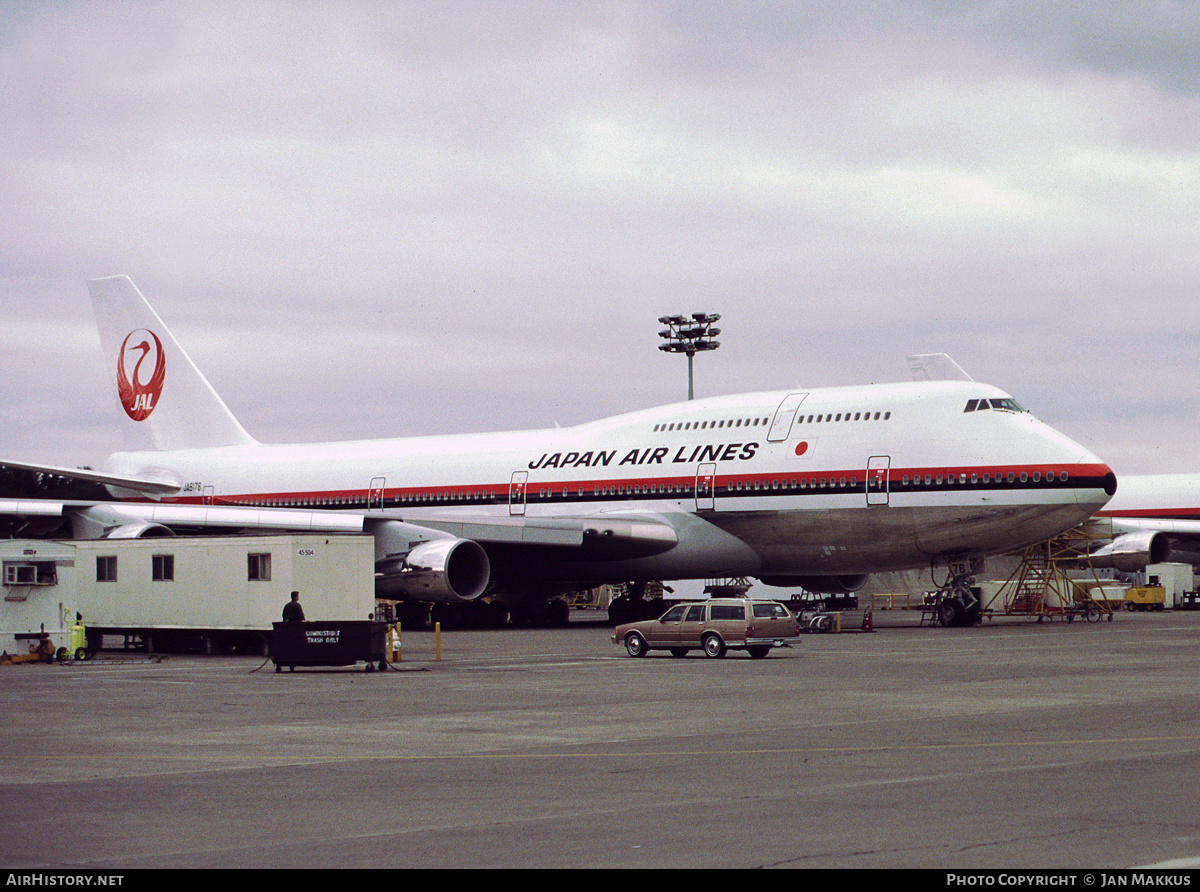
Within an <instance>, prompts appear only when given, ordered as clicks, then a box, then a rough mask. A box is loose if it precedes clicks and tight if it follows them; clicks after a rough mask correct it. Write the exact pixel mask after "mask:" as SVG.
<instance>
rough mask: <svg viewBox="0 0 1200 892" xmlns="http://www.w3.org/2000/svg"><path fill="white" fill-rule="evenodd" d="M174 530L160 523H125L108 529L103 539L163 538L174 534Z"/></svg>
mask: <svg viewBox="0 0 1200 892" xmlns="http://www.w3.org/2000/svg"><path fill="white" fill-rule="evenodd" d="M174 535H175V532H174V531H173V530H171V529H169V528H167V527H165V526H163V525H162V524H161V523H153V522H150V521H147V522H146V523H127V524H123V525H121V526H119V527H113V528H112V529H111V530H108V531H107V532H106V533H105V534H104V537H103V538H105V539H163V538H166V537H168V536H174Z"/></svg>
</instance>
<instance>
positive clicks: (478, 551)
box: [375, 538, 491, 603]
mask: <svg viewBox="0 0 1200 892" xmlns="http://www.w3.org/2000/svg"><path fill="white" fill-rule="evenodd" d="M375 574H376V577H375V591H376V593H377V594H378V595H381V596H383V597H385V598H387V597H400V598H411V599H413V600H415V601H434V602H448V603H457V602H463V601H474V600H475V599H476V598H478V597H479V596H480V595H482V594H483V590H484V589H485V588H486V587H487V584H488V578H489V577H490V576H491V564H490V563H489V562H488V557H487V553H486V552H485V551H484V550H483V547H482V546H481V545H480V544H479V543H478V542H473V541H471V540H470V539H453V538H447V539H433V540H430V541H427V542H419V543H417V544H415V545H413V547H412V548H411V549H410V550H409V551H408V553H407V554H401V555H388V556H387V557H384V558H382V559H379V560H376V561H375Z"/></svg>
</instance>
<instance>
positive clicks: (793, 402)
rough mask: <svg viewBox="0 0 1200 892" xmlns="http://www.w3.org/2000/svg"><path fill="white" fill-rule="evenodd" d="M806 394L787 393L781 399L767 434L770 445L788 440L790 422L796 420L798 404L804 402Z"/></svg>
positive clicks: (790, 428)
mask: <svg viewBox="0 0 1200 892" xmlns="http://www.w3.org/2000/svg"><path fill="white" fill-rule="evenodd" d="M806 396H808V394H807V393H789V394H788V395H787V396H786V397H784V398H783V402H782V403H780V404H779V408H778V409H776V410H775V418H774V420H772V421H771V430H770V431H768V432H767V439H768V440H769V441H770V442H772V443H780V442H782V441H784V440H786V439H787V438H788V434H790V433H791V432H792V421H793V420H794V419H795V418H796V410H797V409H799V408H800V404H801V403H802V402H804V398H805V397H806Z"/></svg>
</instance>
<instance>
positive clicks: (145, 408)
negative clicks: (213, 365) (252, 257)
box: [88, 276, 255, 451]
mask: <svg viewBox="0 0 1200 892" xmlns="http://www.w3.org/2000/svg"><path fill="white" fill-rule="evenodd" d="M88 290H89V291H90V292H91V295H92V305H93V306H94V308H95V311H96V325H97V326H98V328H99V329H100V346H101V348H102V349H103V351H104V362H105V365H106V366H107V367H108V371H109V378H110V381H111V382H112V384H113V388H114V392H115V393H116V396H117V403H118V406H119V410H118V411H119V414H120V418H121V428H122V433H123V435H124V437H125V445H126V447H127V448H128V449H129V450H130V451H140V450H149V449H153V450H165V449H196V448H203V447H208V446H237V445H248V444H252V443H254V442H255V441H254V439H253V438H252V437H251V436H250V435H249V434H247V433H246V431H245V430H244V429H243V428H242V426H241V425H240V424H239V423H238V421H237V419H236V418H234V417H233V413H232V412H230V411H229V408H228V407H227V406H226V405H225V403H224V402H223V401H222V400H221V398H220V397H219V396H217V393H216V391H215V390H213V389H212V385H210V384H209V383H208V381H207V380H206V379H205V377H204V375H202V374H201V373H200V370H199V369H198V368H196V365H195V364H194V363H193V362H192V361H191V359H190V358H188V355H187V354H186V353H185V352H184V351H183V348H182V347H180V346H179V343H178V342H177V341H176V340H175V338H174V337H173V336H172V335H171V332H170V331H169V330H168V329H167V326H166V325H164V324H163V321H162V319H160V318H159V316H158V314H157V313H155V312H154V310H153V309H152V308H151V307H150V304H148V303H147V302H146V299H145V298H144V297H142V294H141V292H140V291H138V290H137V288H136V287H134V284H133V282H132V281H130V279H129V277H128V276H112V277H109V278H105V279H93V280H92V281H90V282H88Z"/></svg>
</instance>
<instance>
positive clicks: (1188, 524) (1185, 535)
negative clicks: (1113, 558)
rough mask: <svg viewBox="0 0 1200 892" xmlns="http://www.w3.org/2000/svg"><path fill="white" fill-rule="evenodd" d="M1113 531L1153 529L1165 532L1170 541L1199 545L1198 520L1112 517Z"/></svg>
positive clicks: (1199, 527)
mask: <svg viewBox="0 0 1200 892" xmlns="http://www.w3.org/2000/svg"><path fill="white" fill-rule="evenodd" d="M1112 526H1113V533H1115V534H1121V533H1134V532H1140V531H1145V530H1149V531H1153V532H1156V533H1165V534H1166V536H1167V538H1169V539H1170V540H1171V541H1172V542H1186V543H1188V544H1190V545H1200V520H1165V519H1162V518H1154V517H1144V518H1125V517H1122V518H1115V517H1114V518H1113V520H1112Z"/></svg>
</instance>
